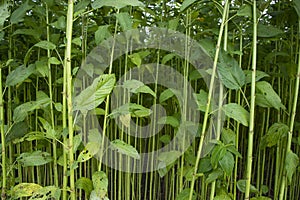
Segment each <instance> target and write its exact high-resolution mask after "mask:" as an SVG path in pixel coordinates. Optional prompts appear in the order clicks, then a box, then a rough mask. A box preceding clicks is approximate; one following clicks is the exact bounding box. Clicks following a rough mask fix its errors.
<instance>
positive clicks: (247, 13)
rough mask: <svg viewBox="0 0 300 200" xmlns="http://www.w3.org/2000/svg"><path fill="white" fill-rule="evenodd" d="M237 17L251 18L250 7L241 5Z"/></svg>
mask: <svg viewBox="0 0 300 200" xmlns="http://www.w3.org/2000/svg"><path fill="white" fill-rule="evenodd" d="M236 15H237V16H244V17H252V7H251V6H250V5H249V4H243V5H242V6H241V7H240V9H239V10H238V11H237V13H236Z"/></svg>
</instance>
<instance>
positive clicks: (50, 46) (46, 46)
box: [34, 41, 56, 50]
mask: <svg viewBox="0 0 300 200" xmlns="http://www.w3.org/2000/svg"><path fill="white" fill-rule="evenodd" d="M34 46H35V47H39V48H42V49H45V50H54V49H55V48H56V46H55V44H53V43H52V42H49V41H40V42H38V43H36V44H35V45H34Z"/></svg>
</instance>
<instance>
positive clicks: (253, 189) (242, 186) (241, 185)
mask: <svg viewBox="0 0 300 200" xmlns="http://www.w3.org/2000/svg"><path fill="white" fill-rule="evenodd" d="M237 187H238V189H239V191H241V192H243V193H245V191H246V180H238V182H237ZM250 193H258V189H257V188H256V187H254V186H253V185H250Z"/></svg>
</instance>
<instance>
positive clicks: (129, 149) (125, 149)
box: [110, 139, 140, 159]
mask: <svg viewBox="0 0 300 200" xmlns="http://www.w3.org/2000/svg"><path fill="white" fill-rule="evenodd" d="M110 148H111V149H112V150H116V151H117V152H119V153H121V154H124V155H127V156H129V157H132V158H135V159H140V155H139V153H138V151H137V150H136V149H135V148H134V147H133V146H131V145H129V144H127V143H125V142H124V141H122V140H119V139H117V140H114V141H112V142H111V143H110Z"/></svg>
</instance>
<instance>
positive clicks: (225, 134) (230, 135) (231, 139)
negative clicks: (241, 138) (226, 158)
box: [221, 128, 236, 145]
mask: <svg viewBox="0 0 300 200" xmlns="http://www.w3.org/2000/svg"><path fill="white" fill-rule="evenodd" d="M221 138H222V141H223V143H224V144H225V145H226V144H233V145H235V141H236V134H235V132H234V131H233V130H231V129H230V128H223V129H222V134H221Z"/></svg>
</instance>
